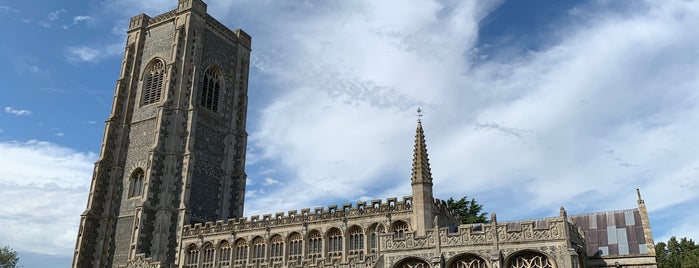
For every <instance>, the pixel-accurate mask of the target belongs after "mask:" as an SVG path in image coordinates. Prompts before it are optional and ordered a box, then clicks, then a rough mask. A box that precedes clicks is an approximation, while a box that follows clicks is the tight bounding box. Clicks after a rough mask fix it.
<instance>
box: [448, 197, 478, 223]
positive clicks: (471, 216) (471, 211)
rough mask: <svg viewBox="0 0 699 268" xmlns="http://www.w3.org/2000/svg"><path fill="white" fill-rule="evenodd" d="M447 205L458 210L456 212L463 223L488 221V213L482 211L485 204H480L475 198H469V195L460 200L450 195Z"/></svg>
mask: <svg viewBox="0 0 699 268" xmlns="http://www.w3.org/2000/svg"><path fill="white" fill-rule="evenodd" d="M447 207H448V208H449V209H453V210H454V211H456V214H457V215H459V217H461V223H464V224H468V223H486V222H488V219H487V218H486V213H485V212H481V211H482V210H483V205H481V204H478V202H477V201H476V199H475V198H471V200H469V199H468V197H467V196H464V197H462V198H461V199H459V200H454V198H453V197H450V198H449V200H447Z"/></svg>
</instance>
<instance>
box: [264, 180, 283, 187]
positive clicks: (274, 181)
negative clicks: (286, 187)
mask: <svg viewBox="0 0 699 268" xmlns="http://www.w3.org/2000/svg"><path fill="white" fill-rule="evenodd" d="M279 184H281V182H279V181H278V180H275V179H272V178H265V182H264V184H263V185H264V186H270V185H279Z"/></svg>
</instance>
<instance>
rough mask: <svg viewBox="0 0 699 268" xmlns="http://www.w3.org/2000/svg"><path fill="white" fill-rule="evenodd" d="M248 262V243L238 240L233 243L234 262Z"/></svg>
mask: <svg viewBox="0 0 699 268" xmlns="http://www.w3.org/2000/svg"><path fill="white" fill-rule="evenodd" d="M247 260H248V241H245V239H242V238H241V239H238V240H237V241H235V262H236V263H243V262H245V261H247Z"/></svg>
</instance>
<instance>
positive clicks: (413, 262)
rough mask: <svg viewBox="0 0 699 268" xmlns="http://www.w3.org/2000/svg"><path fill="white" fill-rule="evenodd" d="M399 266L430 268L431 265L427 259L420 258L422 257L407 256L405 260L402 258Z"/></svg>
mask: <svg viewBox="0 0 699 268" xmlns="http://www.w3.org/2000/svg"><path fill="white" fill-rule="evenodd" d="M396 267H397V268H430V265H429V264H427V263H426V262H425V261H423V260H420V259H415V258H407V259H405V260H402V261H401V262H400V263H399V264H398V265H396Z"/></svg>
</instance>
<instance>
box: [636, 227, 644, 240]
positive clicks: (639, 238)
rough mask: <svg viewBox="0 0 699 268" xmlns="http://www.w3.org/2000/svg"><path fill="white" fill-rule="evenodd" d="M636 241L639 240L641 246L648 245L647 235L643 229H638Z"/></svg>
mask: <svg viewBox="0 0 699 268" xmlns="http://www.w3.org/2000/svg"><path fill="white" fill-rule="evenodd" d="M636 239H637V240H638V243H639V244H645V243H646V234H645V233H644V232H643V227H640V226H638V227H636Z"/></svg>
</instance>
